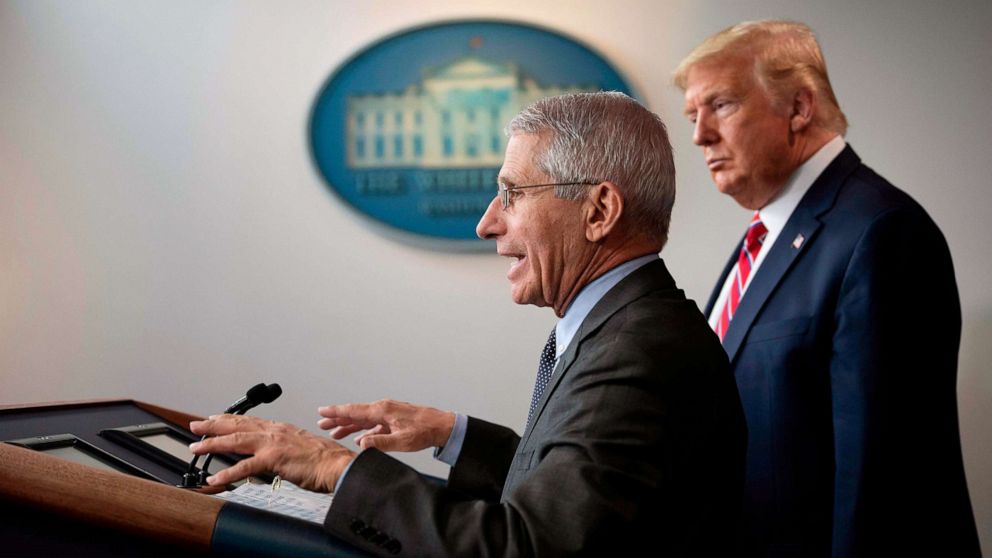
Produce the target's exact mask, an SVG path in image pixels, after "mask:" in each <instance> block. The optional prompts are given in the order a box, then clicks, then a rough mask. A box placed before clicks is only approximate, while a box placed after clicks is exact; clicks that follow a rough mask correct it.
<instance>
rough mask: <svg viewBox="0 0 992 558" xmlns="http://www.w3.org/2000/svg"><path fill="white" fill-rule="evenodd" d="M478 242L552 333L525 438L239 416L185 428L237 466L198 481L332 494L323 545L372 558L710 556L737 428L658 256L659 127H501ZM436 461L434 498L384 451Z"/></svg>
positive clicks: (439, 414)
mask: <svg viewBox="0 0 992 558" xmlns="http://www.w3.org/2000/svg"><path fill="white" fill-rule="evenodd" d="M507 130H508V133H509V137H510V139H509V143H508V145H507V149H506V157H505V160H504V163H503V167H502V168H501V170H500V173H499V190H498V195H497V196H496V197H495V198H494V199H493V201H492V203H490V205H489V207H488V209H487V210H486V212H485V214H484V215H483V216H482V220H481V221H480V222H479V225H478V227H477V232H478V234H479V236H480V237H482V238H489V239H495V240H496V245H497V251H498V252H499V254H500V255H502V256H506V257H509V258H513V259H514V260H515V261H514V262H513V263H512V265H511V267H510V271H509V272H508V274H507V277H508V279H509V281H510V285H511V292H512V296H513V300H514V302H516V303H517V304H534V305H537V306H548V307H551V308H552V309H553V310H554V312H555V314H556V315H557V316H558V317H559V318H560V321H559V322H558V323H557V325H556V326H555V328H554V330H553V331H552V332H551V335H550V336H549V339H548V342H547V344H546V346H545V348H544V351H543V354H542V355H541V358H540V361H539V365H538V372H537V381H536V385H535V387H534V394H533V398H532V401H531V406H530V414H529V416H528V420H527V424H526V427H525V428H524V431H523V436H522V437H521V436H518V435H517V434H516V433H514V432H513V431H512V430H510V429H508V428H505V427H502V426H497V425H494V424H490V423H487V422H485V421H482V420H478V419H475V418H469V417H465V416H464V415H456V414H454V413H450V412H443V411H439V410H436V409H431V408H427V407H419V406H414V405H410V404H407V403H398V402H393V401H379V402H376V403H371V404H353V405H340V406H330V407H322V408H321V409H320V410H319V412H320V414H321V415H322V416H323V417H324V418H323V419H321V420H320V422H319V425H320V426H321V428H324V429H329V430H331V436H332V437H333V438H337V439H340V438H342V437H344V436H347V435H349V434H352V433H354V432H359V431H365V432H364V433H363V434H362V435H361V436H360V437H359V439H358V441H359V445H360V446H361V448H362V450H363V451H362V452H361V453H358V454H356V453H355V452H353V451H351V450H349V449H347V448H345V447H343V446H341V445H339V444H337V443H336V442H334V441H332V440H329V439H326V438H321V437H319V436H316V435H314V434H311V433H309V432H307V431H305V430H302V429H299V428H297V427H294V426H291V425H288V424H281V423H273V422H269V421H264V420H261V419H258V418H252V417H245V416H232V415H222V416H219V417H212V418H211V419H209V420H206V421H200V422H194V423H192V424H191V426H190V427H191V429H192V430H193V432H195V433H196V434H202V435H208V436H211V437H210V438H207V439H206V440H204V441H203V442H200V443H197V444H194V445H193V450H194V452H195V453H198V454H202V453H207V452H233V453H239V454H245V455H251V456H252V457H250V458H247V459H245V460H243V461H241V462H240V463H238V464H237V465H234V466H232V467H230V468H229V469H226V470H224V471H221V472H219V473H217V474H216V475H215V476H213V477H211V478H210V479H209V480H208V482H210V484H219V485H223V484H226V483H229V482H232V481H235V480H238V479H241V478H244V477H247V476H249V475H252V474H257V473H262V472H274V473H277V474H279V475H280V476H281V477H282V478H284V479H286V480H289V481H291V482H294V483H296V484H298V485H300V486H302V487H304V488H307V489H310V490H316V491H322V492H331V491H333V492H334V493H335V496H334V502H333V503H332V505H331V508H330V511H329V512H328V515H327V518H326V520H325V526H326V528H327V529H328V530H329V531H330V532H331V533H333V534H334V535H336V536H338V537H340V538H342V539H344V540H346V541H348V542H350V543H352V544H354V545H356V546H357V547H359V548H361V549H363V550H366V551H369V552H372V553H375V554H380V555H391V554H400V555H409V556H441V555H457V556H483V555H485V556H488V555H519V556H528V555H537V556H560V555H570V554H588V555H623V554H624V553H625V552H634V551H635V549H636V550H637V551H639V552H644V550H645V549H647V551H648V552H650V553H651V554H658V555H665V556H677V555H694V556H695V555H712V554H716V553H718V552H719V551H721V550H723V546H722V545H724V544H727V543H729V541H730V539H732V537H731V536H729V533H730V532H731V531H732V528H733V527H732V526H733V522H734V521H735V519H736V515H737V510H738V506H739V503H740V498H741V494H742V493H741V490H742V483H743V463H744V462H743V459H744V451H745V438H746V434H745V427H744V421H743V414H742V411H741V407H740V401H739V398H738V395H737V390H736V386H735V384H734V380H733V378H732V377H731V375H730V373H729V369H728V362H727V357H726V355H725V353H724V352H723V349H722V348H721V346H720V343H719V340H718V339H717V337H716V335H714V333H713V331H712V330H710V329H709V327H708V325H707V323H706V320H705V319H704V318H703V316H702V315H701V314H700V313H699V310H698V309H697V308H696V305H695V304H694V303H693V302H692V301H690V300H687V299H686V298H685V296H684V295H683V293H682V291H681V290H679V289H678V288H677V287H676V286H675V281H674V280H673V279H672V277H671V275H669V273H668V271H667V269H666V268H665V264H664V262H663V261H662V260H661V259H660V258H659V257H658V253H659V252H660V251H661V249H662V247H663V246H664V244H665V242H666V240H667V238H668V225H669V221H670V217H671V210H672V205H673V203H674V199H675V172H674V166H673V162H672V150H671V145H670V143H669V140H668V136H667V132H666V130H665V126H664V124H663V123H662V121H661V120H660V119H659V118H658V117H657V116H655V115H654V114H652V113H650V112H649V111H647V110H646V109H645V108H644V107H642V106H641V105H639V104H638V103H637V102H635V101H634V100H633V99H630V98H629V97H627V96H625V95H622V94H620V93H591V94H580V95H566V96H561V97H552V98H547V99H543V100H541V101H538V102H537V103H535V104H534V105H532V106H530V107H528V108H527V109H525V110H524V111H523V112H521V113H520V114H519V115H517V116H516V117H515V118H514V119H513V120H512V121H511V122H510V124H509V125H508V127H507ZM428 447H437V448H439V450H438V457H439V458H440V459H442V460H444V461H446V462H448V463H449V464H451V465H452V469H451V472H450V475H449V479H448V483H447V485H446V486H440V485H439V484H438V483H436V482H432V481H430V480H429V479H426V478H424V477H422V476H421V475H419V474H418V473H417V472H416V471H414V470H413V469H412V468H409V467H407V466H406V465H404V464H403V463H401V462H400V461H398V460H395V459H393V458H391V457H389V456H387V455H386V454H385V453H383V451H417V450H421V449H424V448H428Z"/></svg>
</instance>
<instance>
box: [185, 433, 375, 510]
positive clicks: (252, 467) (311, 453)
mask: <svg viewBox="0 0 992 558" xmlns="http://www.w3.org/2000/svg"><path fill="white" fill-rule="evenodd" d="M189 428H190V430H192V431H193V433H194V434H199V435H206V436H210V437H209V438H207V439H205V440H203V441H201V442H196V443H194V444H192V445H190V450H192V451H193V453H195V454H197V455H200V454H204V453H238V454H243V455H250V456H251V457H248V458H246V459H243V460H241V461H239V462H238V463H236V464H234V465H232V466H231V467H228V468H227V469H224V470H222V471H219V472H217V473H216V474H215V475H213V476H211V477H208V478H207V483H208V484H211V485H224V484H228V483H231V482H235V481H238V480H241V479H243V478H246V477H248V476H250V475H257V474H260V473H275V474H277V475H279V476H280V477H282V478H284V479H286V480H288V481H289V482H292V483H293V484H296V485H298V486H300V487H301V488H305V489H307V490H313V491H317V492H332V491H333V490H334V486H335V484H336V483H337V480H338V477H340V476H341V473H342V472H343V471H344V469H345V468H346V467H347V466H348V464H349V463H351V461H352V460H353V459H354V458H355V455H356V454H355V452H353V451H351V450H349V449H348V448H345V447H344V446H342V445H340V444H338V443H336V442H333V441H331V440H328V439H326V438H322V437H320V436H317V435H314V434H311V433H310V432H307V431H306V430H304V429H302V428H299V427H296V426H293V425H291V424H286V423H281V422H273V421H268V420H263V419H260V418H258V417H250V416H240V415H218V416H213V417H210V418H209V419H207V420H201V421H193V422H191V423H190V424H189Z"/></svg>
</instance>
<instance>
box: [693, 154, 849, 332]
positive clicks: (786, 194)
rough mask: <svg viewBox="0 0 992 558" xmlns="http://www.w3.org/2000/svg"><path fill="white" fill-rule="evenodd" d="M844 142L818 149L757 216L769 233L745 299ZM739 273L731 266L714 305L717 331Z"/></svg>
mask: <svg viewBox="0 0 992 558" xmlns="http://www.w3.org/2000/svg"><path fill="white" fill-rule="evenodd" d="M845 145H846V143H845V142H844V138H843V137H841V136H839V135H838V136H834V139H832V140H830V141H828V142H827V143H826V144H824V146H823V147H821V148H820V150H819V151H817V152H816V153H814V154H813V156H812V157H810V158H809V159H808V160H807V161H806V162H805V163H803V164H802V165H800V166H799V168H798V169H796V172H794V173H792V176H790V177H789V180H788V181H787V182H786V183H785V186H784V187H783V188H782V190H781V191H779V193H778V194H776V195H775V197H774V198H772V201H770V202H768V204H767V205H765V207H762V208H761V209H759V210H758V217H759V218H760V219H761V222H762V223H763V224H764V225H765V228H766V229H768V234H767V235H766V236H765V241H764V242H763V243H762V244H761V249H760V250H759V251H758V257H757V258H755V259H754V264H753V265H752V266H751V272H750V274H748V276H747V282H746V283H745V284H744V292H743V293H741V299H742V300H743V298H744V294H745V293H746V292H747V286H748V285H750V284H751V280H752V279H754V276H755V275H757V273H758V268H759V267H761V262H763V261H764V259H765V256H766V255H767V254H768V252H769V251H771V249H772V246H774V245H775V240H776V239H777V238H778V235H779V234H780V233H781V232H782V229H783V228H785V224H786V223H787V222H788V221H789V217H791V216H792V212H793V211H795V210H796V207H797V206H798V205H799V202H800V201H801V200H802V199H803V196H805V195H806V192H807V191H808V190H809V188H810V186H812V185H813V182H815V181H816V179H817V178H818V177H819V176H820V175H821V174H823V171H824V170H826V168H827V166H828V165H830V163H831V162H833V160H834V159H836V158H837V156H838V155H840V152H841V151H844V146H845ZM789 242H792V239H789ZM737 250H738V251H737V253H740V247H739V246H738V249H737ZM736 275H737V274H736V273H735V271H734V270H733V269H731V270H730V273H728V274H727V279H726V280H725V281H724V283H723V289H722V290H721V291H720V296H719V297H717V299H716V304H714V305H713V310H712V311H711V313H710V316H709V322H710V327H711V328H713V329H714V330H715V329H716V324H717V322H719V321H720V314H721V313H722V312H723V307H724V306H726V304H727V297H728V296H729V295H730V287H731V285H733V282H734V279H735V277H736Z"/></svg>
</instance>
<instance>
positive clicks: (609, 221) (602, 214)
mask: <svg viewBox="0 0 992 558" xmlns="http://www.w3.org/2000/svg"><path fill="white" fill-rule="evenodd" d="M589 189H590V190H591V192H589V197H588V198H587V199H586V202H587V203H586V211H585V220H586V221H585V225H586V240H588V241H589V242H600V241H602V240H603V239H604V238H606V236H607V235H609V234H610V232H611V231H613V230H614V229H615V228H616V226H617V223H618V222H619V221H620V216H621V215H623V209H624V205H623V196H622V195H621V194H620V189H619V188H617V185H616V184H614V183H612V182H600V183H599V184H597V185H595V186H592V187H590V188H589Z"/></svg>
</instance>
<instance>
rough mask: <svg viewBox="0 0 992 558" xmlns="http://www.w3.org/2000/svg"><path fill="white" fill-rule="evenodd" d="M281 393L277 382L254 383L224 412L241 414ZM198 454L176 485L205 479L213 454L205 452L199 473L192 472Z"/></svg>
mask: <svg viewBox="0 0 992 558" xmlns="http://www.w3.org/2000/svg"><path fill="white" fill-rule="evenodd" d="M280 395H282V388H281V387H279V384H269V385H265V384H256V385H254V386H252V387H251V388H250V389H249V390H248V391H247V392H246V393H245V394H244V396H243V397H241V398H240V399H238V400H237V401H235V402H234V403H232V404H231V406H230V407H228V408H227V410H225V411H224V412H225V413H229V414H235V415H243V414H245V413H246V412H248V411H249V410H250V409H253V408H255V407H257V406H259V405H261V404H263V403H272V402H273V401H275V400H276V399H278V398H279V396H280ZM206 439H207V437H206V436H203V437H202V438H200V441H201V442H202V441H203V440H206ZM199 459H200V456H199V455H194V456H193V460H192V461H190V462H189V468H188V469H187V470H186V473H185V474H183V478H182V482H181V483H180V484H179V485H178V486H179V487H180V488H199V487H200V486H202V485H203V484H204V483H205V482H206V479H207V475H208V473H207V467H209V466H210V461H211V460H212V459H213V454H207V458H206V460H205V461H204V462H203V468H202V469H201V470H200V473H199V474H196V473H194V472H193V471H195V470H196V462H197V461H199Z"/></svg>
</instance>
